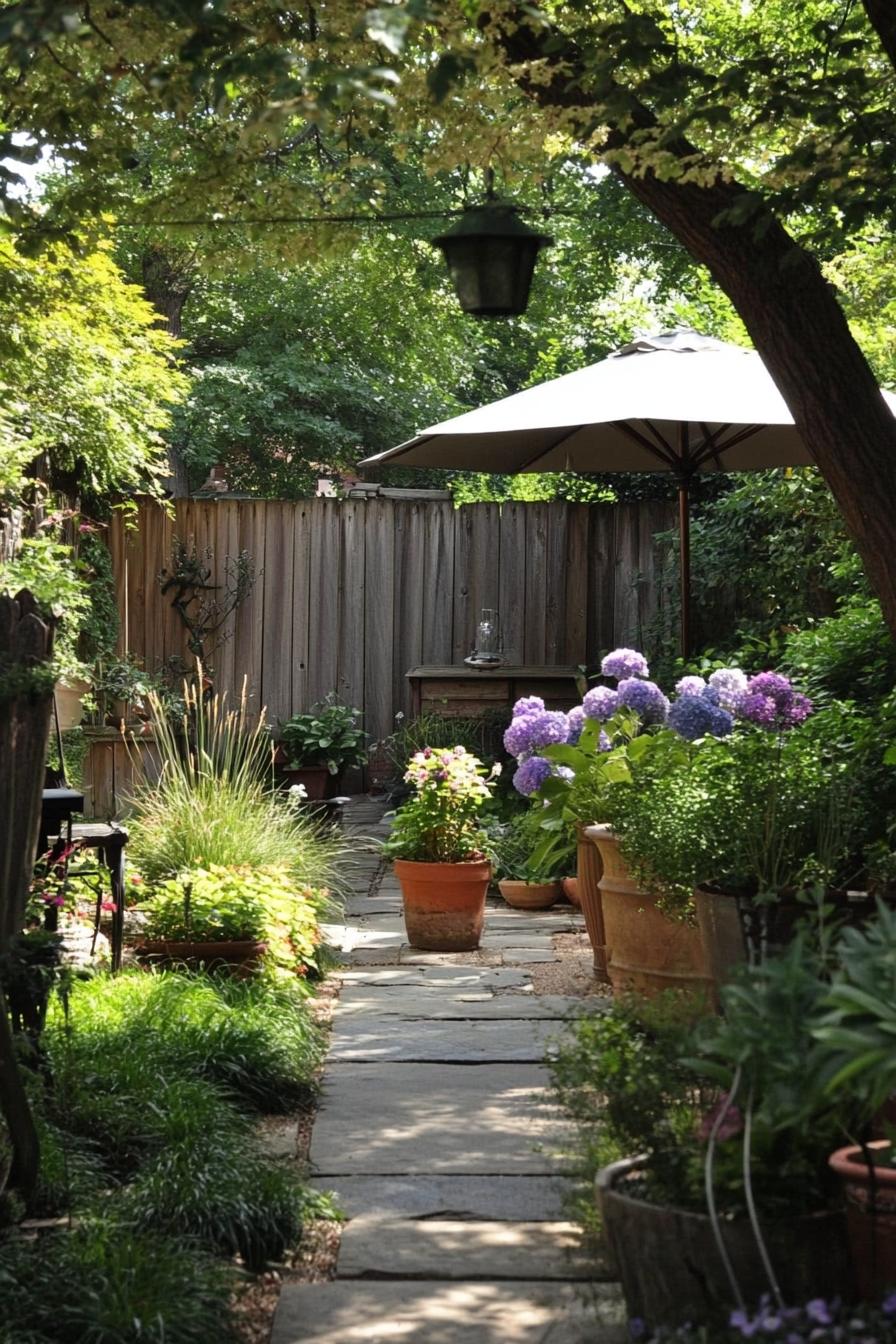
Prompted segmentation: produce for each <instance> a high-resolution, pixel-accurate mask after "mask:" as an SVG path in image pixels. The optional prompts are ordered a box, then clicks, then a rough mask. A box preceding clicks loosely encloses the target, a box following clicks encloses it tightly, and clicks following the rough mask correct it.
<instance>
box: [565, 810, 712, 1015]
mask: <svg viewBox="0 0 896 1344" xmlns="http://www.w3.org/2000/svg"><path fill="white" fill-rule="evenodd" d="M585 835H586V836H587V838H588V839H589V840H590V841H591V842H592V843H593V844H594V845H595V846H596V848H597V849H598V850H599V851H600V858H601V864H602V868H603V872H602V876H601V879H600V884H599V885H600V893H601V907H602V911H603V921H604V931H605V935H606V942H607V947H608V949H609V958H608V962H607V971H608V974H609V978H610V983H611V985H612V986H613V989H614V990H615V991H616V993H628V992H634V993H637V994H644V995H646V996H647V997H648V998H652V997H654V996H655V995H657V994H660V993H662V992H663V991H664V990H667V989H678V990H683V991H686V992H688V993H691V994H694V995H695V996H697V997H703V998H706V999H707V1000H711V998H712V991H713V986H712V979H711V977H710V976H709V974H708V973H707V969H706V962H705V958H704V955H703V943H702V940H701V938H700V930H699V929H698V928H697V927H696V925H692V924H688V923H685V922H684V921H682V920H676V919H670V918H669V917H668V916H667V915H664V914H663V912H662V911H661V910H660V909H659V908H658V907H657V903H656V897H655V896H652V895H651V894H650V893H649V892H646V891H642V890H641V888H640V887H639V886H638V885H637V883H636V882H635V881H634V880H633V879H632V876H631V873H630V872H629V870H628V865H627V864H626V862H625V860H624V859H623V857H622V855H621V854H620V852H619V842H618V840H617V839H616V836H615V835H614V834H613V832H612V830H611V829H610V827H609V826H586V827H585Z"/></svg>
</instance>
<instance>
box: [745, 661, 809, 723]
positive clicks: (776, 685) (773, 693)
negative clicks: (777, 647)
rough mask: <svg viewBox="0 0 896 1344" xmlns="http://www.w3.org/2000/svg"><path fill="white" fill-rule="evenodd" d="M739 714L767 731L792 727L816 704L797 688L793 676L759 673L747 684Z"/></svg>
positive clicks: (803, 718)
mask: <svg viewBox="0 0 896 1344" xmlns="http://www.w3.org/2000/svg"><path fill="white" fill-rule="evenodd" d="M738 713H739V714H740V716H741V718H744V719H747V720H748V722H750V723H758V724H760V725H761V726H762V727H764V728H775V727H777V728H792V727H794V726H795V725H796V724H798V723H802V722H803V721H804V720H805V719H807V718H808V717H809V715H810V714H811V713H812V701H811V700H810V699H809V698H808V696H805V695H801V694H800V693H799V692H798V691H795V690H794V689H793V685H792V684H791V681H790V679H789V677H782V676H781V674H780V673H779V672H759V673H757V675H756V676H755V677H750V680H749V681H748V682H747V690H746V694H745V695H744V697H743V699H742V700H741V702H740V704H739V705H738Z"/></svg>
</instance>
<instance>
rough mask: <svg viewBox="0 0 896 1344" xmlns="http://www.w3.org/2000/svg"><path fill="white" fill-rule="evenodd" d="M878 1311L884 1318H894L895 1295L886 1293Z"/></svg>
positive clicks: (895, 1311) (895, 1312)
mask: <svg viewBox="0 0 896 1344" xmlns="http://www.w3.org/2000/svg"><path fill="white" fill-rule="evenodd" d="M880 1309H881V1311H882V1312H883V1313H884V1315H885V1316H896V1293H887V1296H886V1297H885V1298H884V1300H883V1302H882V1303H881V1304H880Z"/></svg>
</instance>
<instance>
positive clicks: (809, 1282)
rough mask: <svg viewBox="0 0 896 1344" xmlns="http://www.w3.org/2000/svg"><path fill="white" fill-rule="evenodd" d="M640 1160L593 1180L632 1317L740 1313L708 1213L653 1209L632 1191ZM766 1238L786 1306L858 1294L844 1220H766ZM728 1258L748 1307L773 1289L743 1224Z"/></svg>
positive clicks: (835, 1214) (695, 1318)
mask: <svg viewBox="0 0 896 1344" xmlns="http://www.w3.org/2000/svg"><path fill="white" fill-rule="evenodd" d="M642 1164H643V1159H638V1158H631V1159H627V1160H625V1161H622V1162H614V1163H613V1164H612V1165H611V1166H609V1167H606V1168H604V1170H603V1171H602V1172H600V1173H599V1174H598V1177H597V1199H598V1206H599V1209H600V1214H601V1221H602V1226H603V1234H604V1237H605V1239H606V1242H607V1245H608V1247H609V1250H610V1252H611V1255H612V1256H613V1259H614V1260H615V1262H616V1267H617V1271H618V1273H619V1277H620V1279H621V1281H622V1291H623V1293H624V1294H625V1303H626V1307H627V1308H628V1314H629V1316H630V1317H638V1318H640V1319H641V1320H643V1321H645V1322H646V1323H647V1324H648V1325H650V1326H655V1325H664V1326H676V1325H681V1324H682V1323H683V1322H685V1321H690V1322H691V1323H692V1324H694V1325H702V1324H706V1323H711V1322H714V1321H723V1320H725V1319H726V1318H727V1316H728V1314H729V1312H730V1311H731V1310H732V1309H733V1308H734V1307H735V1306H736V1305H737V1304H736V1302H735V1301H734V1300H733V1293H732V1290H731V1286H730V1284H729V1282H728V1276H727V1274H726V1272H725V1268H724V1265H723V1263H722V1259H721V1257H720V1255H719V1251H718V1247H717V1245H716V1241H715V1236H714V1234H713V1230H712V1224H711V1223H710V1220H709V1216H708V1215H707V1214H705V1213H696V1212H691V1211H690V1210H687V1209H677V1208H673V1207H671V1206H668V1205H661V1204H649V1203H647V1201H646V1200H643V1199H639V1198H637V1197H636V1196H635V1195H634V1194H633V1193H630V1192H629V1191H628V1190H627V1189H626V1186H631V1185H632V1184H633V1183H634V1182H635V1180H636V1179H637V1172H638V1168H639V1167H640V1166H641V1165H642ZM761 1225H762V1232H763V1236H764V1238H765V1242H766V1245H767V1247H768V1251H769V1255H770V1258H771V1261H772V1266H773V1268H774V1270H775V1274H776V1276H777V1278H778V1282H779V1284H780V1286H781V1291H782V1294H783V1297H784V1300H785V1302H807V1301H809V1300H811V1299H812V1298H814V1297H828V1298H829V1297H835V1296H841V1297H845V1298H847V1299H849V1298H850V1297H851V1296H852V1295H853V1294H854V1284H853V1279H852V1267H851V1264H850V1259H849V1247H848V1243H847V1236H846V1219H845V1218H844V1216H843V1214H842V1213H841V1212H840V1211H839V1210H835V1211H828V1210H825V1211H823V1212H820V1213H810V1214H801V1215H799V1216H796V1217H793V1218H785V1219H780V1220H775V1221H771V1220H765V1219H763V1220H762V1224H761ZM722 1235H723V1237H724V1242H725V1248H726V1250H727V1252H728V1255H729V1256H730V1258H731V1261H732V1263H733V1265H734V1267H735V1272H736V1275H737V1279H738V1283H739V1285H740V1289H741V1292H742V1293H743V1296H744V1300H745V1301H746V1303H747V1305H748V1307H749V1308H750V1309H753V1308H755V1307H756V1305H757V1304H758V1302H759V1299H760V1298H761V1297H762V1295H763V1294H764V1293H768V1291H769V1284H768V1279H767V1277H766V1274H765V1271H764V1269H763V1266H762V1261H761V1259H760V1256H759V1251H758V1248H757V1245H756V1238H755V1236H754V1235H753V1229H752V1227H751V1226H750V1223H749V1220H748V1218H747V1217H746V1216H744V1217H743V1218H734V1219H723V1220H722Z"/></svg>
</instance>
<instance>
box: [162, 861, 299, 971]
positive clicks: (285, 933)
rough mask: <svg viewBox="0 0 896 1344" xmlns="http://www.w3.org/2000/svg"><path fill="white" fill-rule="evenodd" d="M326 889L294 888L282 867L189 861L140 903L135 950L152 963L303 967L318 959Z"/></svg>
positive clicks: (238, 967)
mask: <svg viewBox="0 0 896 1344" xmlns="http://www.w3.org/2000/svg"><path fill="white" fill-rule="evenodd" d="M323 899H324V897H323V894H322V893H320V892H315V891H312V890H310V889H301V890H300V889H297V887H296V884H295V883H294V881H293V880H292V879H291V878H290V876H289V874H288V872H287V871H286V870H285V869H283V868H232V867H224V866H222V865H219V864H215V865H210V866H209V867H208V868H193V869H188V870H186V871H184V872H183V873H180V874H179V875H178V876H177V877H174V878H170V879H168V880H167V881H163V882H160V883H159V884H158V886H157V887H156V888H155V890H154V892H153V893H152V894H151V895H150V896H149V898H148V899H147V900H146V901H145V902H144V903H142V904H141V906H140V911H141V913H142V915H143V916H144V922H143V936H142V938H141V940H140V943H139V945H138V947H137V949H136V951H137V955H138V957H139V958H140V960H142V961H144V962H147V963H150V964H155V965H159V964H164V965H173V964H184V965H188V966H194V967H198V966H203V967H205V968H206V969H228V970H230V971H232V972H233V973H235V974H238V975H247V974H251V973H252V972H254V971H256V970H258V969H259V968H260V967H261V965H262V964H269V965H271V966H274V967H279V968H280V969H282V970H285V971H288V972H290V973H292V974H296V973H298V974H305V972H306V971H307V970H308V968H309V967H311V966H313V965H314V964H315V957H316V954H317V948H318V944H319V943H320V933H319V931H318V924H317V920H318V916H319V913H320V909H321V905H322V903H323Z"/></svg>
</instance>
